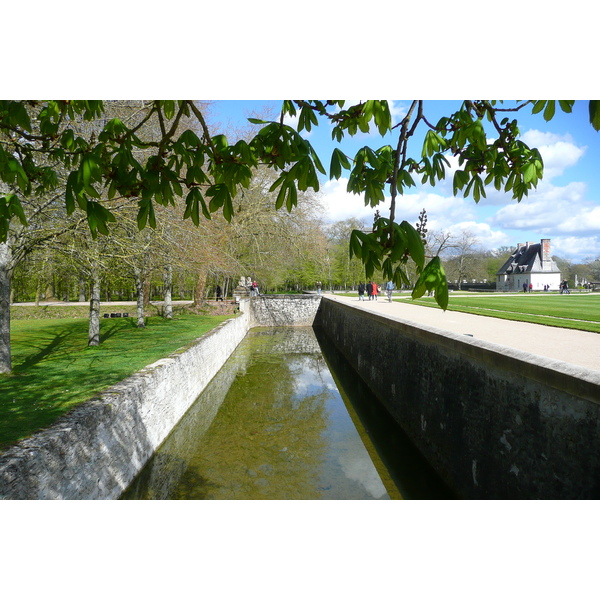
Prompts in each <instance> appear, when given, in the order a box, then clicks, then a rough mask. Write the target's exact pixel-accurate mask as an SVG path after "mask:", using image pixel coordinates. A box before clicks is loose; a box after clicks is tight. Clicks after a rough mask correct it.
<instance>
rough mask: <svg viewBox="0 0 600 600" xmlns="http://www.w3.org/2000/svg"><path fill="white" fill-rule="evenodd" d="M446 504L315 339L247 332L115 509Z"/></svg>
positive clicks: (301, 333)
mask: <svg viewBox="0 0 600 600" xmlns="http://www.w3.org/2000/svg"><path fill="white" fill-rule="evenodd" d="M451 497H452V494H451V493H450V492H449V490H448V489H447V488H446V487H445V486H444V484H443V483H442V482H441V481H440V480H439V479H438V478H437V476H436V474H435V473H434V472H433V471H432V470H431V469H430V468H429V466H428V465H427V464H426V463H425V462H424V460H423V459H422V458H421V457H420V455H419V454H418V452H417V451H416V450H415V449H414V447H413V446H412V444H410V442H409V441H408V440H407V439H406V437H405V436H404V434H403V432H402V431H401V430H400V429H399V427H398V426H397V425H396V424H395V423H393V422H392V421H391V419H390V418H389V417H388V416H387V413H386V412H385V411H384V409H382V408H381V407H380V406H379V404H378V402H377V400H376V399H375V398H374V397H373V396H372V394H371V393H370V391H369V389H368V388H367V386H366V385H365V384H364V383H363V382H362V380H361V379H360V378H359V377H358V375H357V374H356V373H355V372H354V371H353V370H352V368H351V367H350V366H349V365H348V364H347V363H346V362H345V361H344V359H343V358H342V357H340V356H339V354H338V353H336V352H335V350H333V349H332V348H331V346H330V345H329V344H328V343H327V340H326V339H324V338H322V336H320V335H318V331H315V330H313V329H312V328H308V327H306V328H305V327H294V328H292V327H289V328H286V327H282V328H268V329H267V328H258V329H253V330H251V331H250V332H249V333H248V335H247V336H246V338H245V339H244V340H243V341H242V343H241V344H240V345H239V346H238V348H237V349H236V351H235V352H234V353H233V355H232V356H231V358H230V359H229V360H228V362H227V363H226V364H225V365H224V366H223V368H222V369H221V370H220V371H219V373H218V374H217V375H216V376H215V377H214V378H213V380H212V381H211V382H210V384H209V385H208V386H207V388H206V389H205V390H204V392H203V393H202V394H201V395H200V396H199V397H198V399H197V401H196V402H195V404H194V405H193V406H192V407H191V408H190V410H189V411H188V412H187V413H186V415H185V416H184V417H183V419H182V420H181V421H180V423H179V424H178V425H177V426H176V427H175V429H174V430H173V431H172V432H171V434H170V435H169V437H168V438H167V439H166V440H165V442H164V443H163V444H162V446H161V447H160V448H159V449H158V450H157V452H156V453H155V455H154V457H153V458H152V459H151V460H150V461H149V463H148V464H147V465H146V467H145V468H144V469H143V471H142V472H141V473H140V474H139V476H138V477H137V478H136V479H135V480H134V482H133V483H132V484H131V486H130V487H129V489H128V490H127V491H126V492H125V493H124V494H123V496H122V499H206V500H209V499H214V500H229V499H231V500H251V499H263V500H265V499H272V500H287V499H296V500H305V499H306V500H308V499H336V500H342V499H359V500H363V499H364V500H367V499H374V500H384V499H402V498H407V499H408V498H414V499H426V498H436V499H440V498H451Z"/></svg>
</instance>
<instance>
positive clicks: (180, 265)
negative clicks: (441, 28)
mask: <svg viewBox="0 0 600 600" xmlns="http://www.w3.org/2000/svg"><path fill="white" fill-rule="evenodd" d="M572 105H573V101H559V102H555V101H545V100H538V101H524V102H520V103H514V104H513V105H511V106H510V107H508V106H506V105H505V104H504V103H502V102H496V101H487V100H476V101H475V100H465V101H464V102H462V103H460V104H459V106H458V107H457V110H456V111H454V112H453V113H452V114H449V115H447V116H444V117H443V118H441V119H439V120H438V121H437V122H433V121H432V120H431V119H430V118H428V116H427V114H426V112H427V111H426V108H425V104H424V102H423V101H422V100H414V101H412V102H411V103H410V107H409V109H408V111H407V113H406V114H405V116H403V117H402V119H401V121H400V122H399V123H396V124H394V123H393V122H392V116H391V111H390V107H389V105H388V102H387V101H384V100H367V101H364V102H359V103H358V104H355V105H352V106H346V105H345V102H344V101H341V100H327V101H318V100H310V101H309V100H294V101H284V102H283V104H282V111H281V116H280V118H278V120H275V121H269V120H262V119H251V120H250V121H251V122H252V123H253V124H254V125H256V126H257V129H256V130H255V131H252V132H251V133H250V134H249V135H248V136H246V137H244V136H234V141H233V142H230V141H228V139H227V136H226V135H224V133H222V132H221V133H219V132H215V131H213V130H211V127H210V124H209V120H208V118H207V117H208V114H209V110H208V109H207V107H206V105H204V104H202V103H199V102H195V101H191V100H179V101H174V100H154V101H129V102H120V101H115V102H101V101H83V100H81V101H79V100H77V101H67V100H58V101H56V100H54V101H43V102H41V101H12V100H0V373H8V372H10V370H11V358H10V298H11V294H12V283H13V278H14V276H15V274H16V273H17V272H18V271H19V270H22V271H26V270H27V268H29V269H36V268H37V267H38V266H39V265H41V268H40V271H41V272H43V271H44V268H47V265H48V264H50V263H54V262H55V261H57V260H60V261H62V262H63V263H64V264H65V265H66V268H67V269H69V271H68V272H69V273H70V274H71V275H72V276H73V277H76V278H77V279H78V281H85V280H86V279H87V280H89V282H90V332H89V343H90V345H95V344H98V343H99V314H100V312H99V305H100V298H101V289H102V287H101V286H102V280H103V278H104V280H106V278H107V277H108V274H110V276H111V277H118V276H120V277H121V278H126V277H127V274H128V275H129V277H131V278H133V280H134V281H135V289H136V298H137V300H138V324H139V326H140V327H142V326H143V323H144V320H143V303H144V298H145V297H146V296H147V294H148V285H149V284H148V281H149V280H150V279H151V274H153V275H154V277H157V276H158V273H160V274H161V277H162V281H163V288H164V291H165V299H166V301H167V302H166V304H167V305H168V299H169V298H170V296H171V293H172V291H171V290H172V285H173V276H174V275H175V276H176V277H181V276H183V275H182V273H185V276H186V277H191V278H192V279H193V281H194V298H195V299H196V300H197V301H200V300H201V299H202V298H203V297H204V296H205V292H206V286H207V282H208V281H209V277H211V276H212V277H213V278H215V277H217V276H221V277H223V278H224V279H225V281H227V282H229V281H230V280H231V274H232V273H234V272H237V273H240V272H242V274H244V271H247V270H248V267H249V265H251V266H252V267H253V271H254V277H255V278H259V279H262V282H263V289H264V287H267V288H277V287H281V286H285V285H287V286H291V287H294V286H295V287H305V286H307V284H308V283H309V280H310V282H311V283H312V282H314V281H315V280H316V279H317V278H318V279H320V280H325V281H327V280H328V281H329V283H330V284H332V283H333V281H334V279H333V278H334V277H336V276H337V274H336V271H337V270H338V268H339V270H340V281H343V282H344V284H345V285H352V283H353V282H355V280H356V276H355V275H354V274H353V273H352V269H353V268H354V267H355V266H356V262H355V263H352V260H351V259H356V261H358V262H360V263H362V265H363V266H364V269H365V277H366V278H377V279H384V280H387V279H391V280H393V281H394V282H395V284H396V286H397V287H399V286H402V285H404V286H409V287H410V286H413V281H415V280H416V281H415V282H414V289H413V292H412V295H413V297H415V298H417V297H419V296H422V295H423V294H424V293H426V292H429V293H433V294H434V295H435V299H436V301H437V302H438V304H439V305H440V306H441V307H442V308H445V307H446V306H447V303H448V287H447V280H446V276H445V273H444V269H443V268H442V264H441V261H440V259H439V256H438V254H437V253H433V254H432V253H428V252H427V248H426V245H425V229H424V227H420V226H422V225H423V222H422V221H421V222H420V223H418V224H417V226H416V227H415V226H413V225H412V224H410V223H408V222H407V221H402V222H400V223H399V222H397V221H396V218H395V213H396V203H397V201H399V199H400V196H401V195H402V194H403V193H404V191H405V190H407V189H409V188H410V187H414V186H415V185H416V181H417V180H418V179H420V180H421V182H423V183H424V182H429V183H430V184H431V185H435V184H436V183H437V182H439V181H441V180H443V179H445V178H446V174H447V172H446V167H448V166H449V162H448V159H447V156H449V155H453V156H455V157H457V158H458V164H459V169H458V170H455V171H454V175H453V190H454V193H455V194H459V193H460V194H462V195H463V196H465V197H467V196H472V197H473V199H474V200H475V201H478V200H479V199H480V198H481V197H485V187H486V186H489V185H494V187H495V188H496V189H497V190H503V191H504V192H505V193H510V194H512V197H513V198H514V199H515V200H517V201H519V200H521V199H522V198H523V197H524V196H526V195H527V193H528V191H529V190H530V189H533V188H535V187H536V185H537V183H538V181H539V179H540V178H541V177H542V175H543V162H542V160H541V156H540V154H539V151H537V150H536V149H535V148H529V147H528V146H527V145H526V144H524V143H523V142H522V141H521V140H520V139H519V129H518V124H517V121H516V119H511V118H509V117H508V114H510V113H517V112H518V111H521V110H524V109H531V110H532V112H533V113H540V114H543V117H544V118H545V119H546V120H549V119H551V118H552V117H553V116H554V114H555V110H556V109H557V108H560V109H561V110H562V111H564V112H571V109H572ZM589 113H590V123H591V125H592V127H594V128H595V129H596V130H600V102H598V101H590V102H589ZM286 116H289V117H291V118H296V119H297V126H296V127H292V126H290V125H288V124H287V123H286V120H285V118H286ZM319 121H321V122H325V123H327V124H328V125H329V126H330V127H331V132H332V136H333V139H334V140H335V141H336V142H337V143H341V142H342V141H343V140H344V138H345V137H347V136H350V137H352V136H354V135H356V134H357V133H366V132H368V131H370V130H373V129H376V130H377V131H378V132H379V133H380V134H381V136H385V135H388V134H391V135H393V136H395V137H396V144H395V146H392V145H388V144H386V145H384V146H382V147H381V148H371V147H369V146H365V147H363V148H361V149H359V150H358V152H357V153H356V154H355V155H354V156H350V155H348V154H347V153H346V152H345V151H344V150H343V148H335V149H334V150H333V153H332V155H331V160H330V162H329V170H328V171H327V170H326V168H325V166H324V165H323V163H322V162H321V160H320V158H319V156H318V155H317V153H316V152H315V150H314V148H313V147H312V145H311V144H310V142H309V141H308V140H307V139H306V136H305V137H303V136H302V132H306V133H309V132H310V131H311V129H312V127H315V126H318V125H319ZM486 128H489V129H490V130H491V132H492V135H488V133H487V132H486ZM415 136H417V137H419V136H422V138H421V139H422V144H421V145H420V146H419V144H417V145H416V146H415V145H413V144H412V141H411V140H413V138H415ZM409 142H411V143H410V144H409ZM419 148H420V149H419ZM318 173H321V175H322V176H325V177H327V176H328V177H329V179H339V178H340V177H341V176H342V174H345V173H347V174H348V185H347V191H348V192H352V193H355V194H361V195H362V196H363V197H364V200H365V202H366V204H368V205H369V206H371V207H373V208H374V209H375V208H376V207H377V206H378V205H379V204H380V203H381V202H382V201H383V200H384V199H385V197H386V196H387V197H389V198H390V199H391V209H390V214H389V217H388V216H385V217H384V216H381V215H379V213H378V212H376V213H375V218H374V221H373V223H371V224H367V225H366V227H365V226H364V225H363V226H360V227H358V228H354V229H352V231H351V233H350V236H349V255H348V261H347V263H345V262H344V261H345V260H346V259H345V258H342V257H341V255H340V256H338V255H337V250H336V244H335V243H334V242H335V240H339V239H343V238H345V237H346V236H344V235H342V233H340V231H335V228H334V231H333V232H328V231H327V230H325V228H324V227H323V226H322V224H320V223H319V221H318V219H315V217H314V211H311V210H310V205H311V202H314V196H311V194H314V193H316V192H318V191H319V186H320V178H319V175H318ZM282 207H285V208H287V209H288V211H292V209H293V212H292V213H290V212H287V213H286V212H283V211H280V210H279V209H281V208H282ZM192 226H193V227H192ZM342 252H344V253H345V249H343V250H342ZM57 256H60V259H56V257H57ZM27 257H30V258H29V259H28V260H27V261H26V259H27ZM44 257H46V258H44ZM299 263H300V264H301V265H302V268H300V267H299ZM324 270H326V273H327V275H326V276H323V275H322V274H321V273H323V271H324ZM36 272H37V270H36ZM246 275H248V273H246ZM413 275H414V277H413ZM22 287H23V288H25V287H26V284H22ZM121 287H122V286H121ZM118 288H119V285H117V289H118ZM111 291H112V290H111ZM117 293H118V292H117Z"/></svg>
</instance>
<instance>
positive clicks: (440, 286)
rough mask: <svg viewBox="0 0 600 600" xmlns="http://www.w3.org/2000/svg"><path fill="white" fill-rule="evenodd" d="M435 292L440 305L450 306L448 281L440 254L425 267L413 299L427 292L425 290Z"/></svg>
mask: <svg viewBox="0 0 600 600" xmlns="http://www.w3.org/2000/svg"><path fill="white" fill-rule="evenodd" d="M431 291H433V292H434V293H435V300H436V302H437V303H438V305H439V306H440V307H441V308H442V309H443V310H446V308H448V282H447V281H446V274H445V273H444V267H443V266H442V261H441V260H440V257H439V256H435V257H434V258H432V259H431V260H430V261H429V263H428V264H427V266H426V267H425V268H424V269H423V271H422V273H421V275H420V277H419V279H418V280H417V283H416V284H415V287H414V289H413V292H412V299H413V300H416V299H417V298H420V297H421V296H423V294H425V292H431Z"/></svg>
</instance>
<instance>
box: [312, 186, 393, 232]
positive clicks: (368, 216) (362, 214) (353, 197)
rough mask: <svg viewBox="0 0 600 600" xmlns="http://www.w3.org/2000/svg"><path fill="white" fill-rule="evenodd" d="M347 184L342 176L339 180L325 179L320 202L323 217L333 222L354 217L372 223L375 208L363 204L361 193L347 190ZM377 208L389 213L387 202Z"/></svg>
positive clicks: (384, 213) (382, 212)
mask: <svg viewBox="0 0 600 600" xmlns="http://www.w3.org/2000/svg"><path fill="white" fill-rule="evenodd" d="M347 185H348V180H347V179H345V178H343V177H342V178H340V179H339V180H331V181H327V182H326V183H325V185H323V187H322V188H321V191H322V196H321V203H322V205H323V207H324V208H325V214H324V215H323V217H324V219H325V220H326V221H331V222H335V221H345V220H346V219H351V218H355V219H360V220H365V221H367V222H368V223H372V222H373V215H374V214H375V210H376V209H375V208H371V207H370V206H365V200H364V195H363V194H360V195H358V194H352V193H350V192H347V191H346V186H347ZM378 209H379V212H380V213H381V214H382V215H384V216H385V215H386V214H388V213H389V203H385V204H380V205H379V207H378Z"/></svg>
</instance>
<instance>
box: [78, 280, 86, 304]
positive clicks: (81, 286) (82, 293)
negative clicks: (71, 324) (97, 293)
mask: <svg viewBox="0 0 600 600" xmlns="http://www.w3.org/2000/svg"><path fill="white" fill-rule="evenodd" d="M79 302H85V279H84V278H83V277H79Z"/></svg>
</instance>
